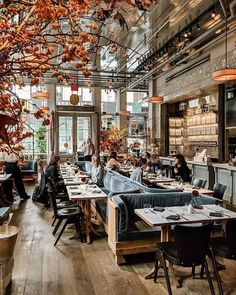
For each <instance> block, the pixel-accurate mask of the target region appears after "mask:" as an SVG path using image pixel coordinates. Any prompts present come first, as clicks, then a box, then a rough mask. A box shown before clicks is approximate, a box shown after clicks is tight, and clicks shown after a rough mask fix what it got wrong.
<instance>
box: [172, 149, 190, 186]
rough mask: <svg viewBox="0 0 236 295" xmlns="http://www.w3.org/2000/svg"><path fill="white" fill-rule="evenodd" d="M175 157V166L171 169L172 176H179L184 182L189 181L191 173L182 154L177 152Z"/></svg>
mask: <svg viewBox="0 0 236 295" xmlns="http://www.w3.org/2000/svg"><path fill="white" fill-rule="evenodd" d="M175 157H176V161H175V166H174V170H173V174H174V177H176V176H179V177H181V179H182V180H183V181H184V182H190V181H191V177H190V174H191V173H190V170H189V168H188V166H187V163H186V161H185V159H184V156H183V155H181V154H178V155H176V156H175Z"/></svg>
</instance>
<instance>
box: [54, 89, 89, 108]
mask: <svg viewBox="0 0 236 295" xmlns="http://www.w3.org/2000/svg"><path fill="white" fill-rule="evenodd" d="M73 93H74V94H78V95H79V103H78V105H81V106H84V105H92V104H93V103H92V91H91V88H88V87H79V88H78V91H72V90H71V86H56V104H57V105H71V103H70V96H71V94H73Z"/></svg>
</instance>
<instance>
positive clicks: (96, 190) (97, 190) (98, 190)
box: [92, 189, 102, 194]
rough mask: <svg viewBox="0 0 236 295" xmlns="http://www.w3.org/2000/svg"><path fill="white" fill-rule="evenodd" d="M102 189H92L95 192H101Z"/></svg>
mask: <svg viewBox="0 0 236 295" xmlns="http://www.w3.org/2000/svg"><path fill="white" fill-rule="evenodd" d="M101 192H102V191H101V190H100V189H94V190H93V191H92V193H93V194H98V193H101Z"/></svg>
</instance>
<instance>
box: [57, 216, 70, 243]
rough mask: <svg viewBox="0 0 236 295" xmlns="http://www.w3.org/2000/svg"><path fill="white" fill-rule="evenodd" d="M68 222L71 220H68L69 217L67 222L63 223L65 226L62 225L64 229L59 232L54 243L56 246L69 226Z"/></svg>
mask: <svg viewBox="0 0 236 295" xmlns="http://www.w3.org/2000/svg"><path fill="white" fill-rule="evenodd" d="M68 223H69V222H68V219H67V220H66V222H65V223H64V225H63V227H62V229H61V231H60V233H59V235H58V237H57V239H56V241H55V243H54V246H56V244H57V242H58V241H59V240H60V237H61V235H62V234H63V232H64V230H65V228H66V226H67V224H68Z"/></svg>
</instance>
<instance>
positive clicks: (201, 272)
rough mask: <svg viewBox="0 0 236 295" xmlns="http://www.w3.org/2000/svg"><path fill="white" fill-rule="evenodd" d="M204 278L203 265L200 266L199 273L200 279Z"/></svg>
mask: <svg viewBox="0 0 236 295" xmlns="http://www.w3.org/2000/svg"><path fill="white" fill-rule="evenodd" d="M203 277H204V264H202V265H201V271H200V278H201V279H203Z"/></svg>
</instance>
